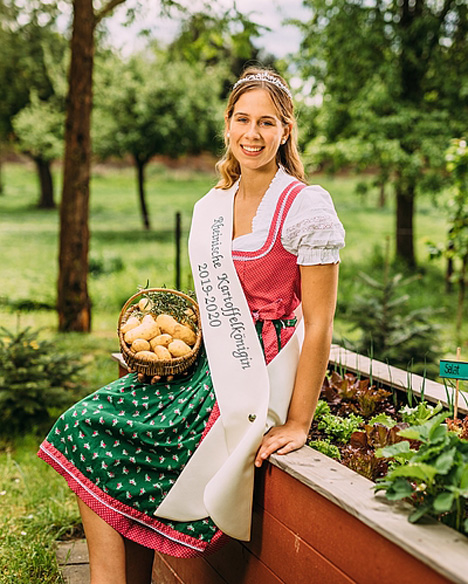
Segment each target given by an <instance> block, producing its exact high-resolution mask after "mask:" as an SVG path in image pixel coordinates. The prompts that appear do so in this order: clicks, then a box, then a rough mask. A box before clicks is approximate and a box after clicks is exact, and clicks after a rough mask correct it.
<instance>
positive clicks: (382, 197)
mask: <svg viewBox="0 0 468 584" xmlns="http://www.w3.org/2000/svg"><path fill="white" fill-rule="evenodd" d="M386 204H387V193H386V192H385V182H384V181H382V182H380V183H379V209H384V208H385V205H386Z"/></svg>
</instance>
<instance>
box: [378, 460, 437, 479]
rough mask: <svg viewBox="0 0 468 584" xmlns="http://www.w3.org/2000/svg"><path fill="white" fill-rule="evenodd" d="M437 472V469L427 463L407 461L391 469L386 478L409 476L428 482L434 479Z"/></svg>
mask: <svg viewBox="0 0 468 584" xmlns="http://www.w3.org/2000/svg"><path fill="white" fill-rule="evenodd" d="M436 474H437V469H436V468H435V467H433V466H431V465H429V464H424V463H423V462H420V463H408V464H405V465H404V466H399V467H397V468H395V469H394V470H392V471H391V472H390V473H389V474H388V475H387V478H388V479H394V478H396V477H410V478H414V479H419V480H420V481H423V482H430V483H432V481H433V480H434V477H435V475H436Z"/></svg>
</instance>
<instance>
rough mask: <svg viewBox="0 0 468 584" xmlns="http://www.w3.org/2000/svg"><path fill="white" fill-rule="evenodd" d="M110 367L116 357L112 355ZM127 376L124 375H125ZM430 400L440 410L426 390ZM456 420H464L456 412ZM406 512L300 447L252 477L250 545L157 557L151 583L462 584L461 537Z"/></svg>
mask: <svg viewBox="0 0 468 584" xmlns="http://www.w3.org/2000/svg"><path fill="white" fill-rule="evenodd" d="M115 358H116V359H117V360H118V355H116V356H115ZM330 364H331V365H339V366H343V367H345V368H346V369H347V370H348V371H350V370H352V371H356V372H359V373H360V374H361V375H363V376H365V375H369V373H370V370H371V368H372V376H373V379H374V380H379V381H380V382H381V383H383V384H385V385H386V386H392V387H395V388H397V389H400V390H402V391H404V390H405V389H406V388H407V386H408V383H411V387H412V390H413V393H414V394H415V395H418V394H419V393H420V391H421V388H422V387H423V384H424V380H423V379H422V378H420V377H418V376H416V375H412V376H410V378H409V377H408V375H407V373H406V372H404V371H401V370H398V369H396V368H393V367H389V366H387V365H385V364H383V363H378V362H376V361H372V363H371V361H370V360H369V359H367V358H365V357H363V356H361V355H356V354H355V353H352V352H350V351H345V350H344V349H341V348H339V347H336V346H334V347H333V348H332V352H331V356H330ZM124 371H125V370H123V372H124ZM424 393H425V398H426V400H428V401H432V402H435V403H436V402H438V401H441V402H443V403H446V392H445V388H444V387H443V386H442V385H440V384H437V383H435V382H430V381H427V380H426V382H425V387H424ZM459 411H460V412H461V413H463V414H465V413H467V410H466V407H465V405H464V404H460V405H459ZM408 512H409V505H407V504H406V503H401V502H399V503H390V502H388V501H387V500H386V499H385V497H384V496H383V495H377V496H376V495H375V494H374V488H373V483H372V482H371V481H369V480H368V479H366V478H364V477H362V476H360V475H358V474H357V473H355V472H353V471H351V470H350V469H348V468H346V467H344V466H343V465H342V464H340V463H339V462H336V461H334V460H332V459H330V458H328V457H326V456H324V455H322V454H321V453H319V452H316V451H315V450H312V449H311V448H309V447H307V446H305V447H303V448H302V449H301V450H299V451H296V452H293V453H291V454H288V455H286V456H277V455H274V456H272V457H270V461H269V463H268V464H266V465H264V468H262V469H260V471H258V476H257V483H256V489H255V505H254V526H253V532H252V541H251V542H249V543H245V542H238V541H231V542H230V543H229V544H228V545H226V546H225V547H224V548H223V549H222V550H220V551H219V552H217V553H216V554H213V555H212V556H209V557H206V558H200V559H190V560H178V559H175V558H172V557H169V556H164V555H162V554H157V557H156V559H155V568H154V581H155V582H164V583H165V584H169V583H176V582H177V583H178V584H180V583H181V582H185V583H187V584H222V583H229V584H241V583H245V584H247V583H252V582H255V583H256V584H257V583H258V584H263V583H268V584H270V583H271V584H279V583H284V584H302V583H304V584H306V583H307V584H310V583H311V582H316V583H317V584H318V583H320V584H334V583H335V582H336V583H348V584H351V583H359V584H361V583H362V584H375V583H376V582H379V584H400V583H401V584H405V583H408V584H410V583H411V584H414V583H415V582H424V583H425V584H426V583H427V584H436V583H438V584H442V583H448V582H453V583H458V584H468V538H466V537H465V536H463V535H462V534H461V533H458V532H456V531H455V530H453V529H450V528H448V527H446V526H444V525H442V524H440V523H438V522H437V521H435V520H432V519H425V520H423V522H422V523H419V524H411V523H409V522H408V519H407V517H408Z"/></svg>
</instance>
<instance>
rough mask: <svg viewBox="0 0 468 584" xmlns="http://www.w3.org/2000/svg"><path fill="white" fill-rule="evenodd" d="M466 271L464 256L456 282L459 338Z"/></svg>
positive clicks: (465, 257) (467, 267) (466, 262)
mask: <svg viewBox="0 0 468 584" xmlns="http://www.w3.org/2000/svg"><path fill="white" fill-rule="evenodd" d="M467 270H468V255H465V256H464V257H463V260H462V268H461V272H460V279H459V281H458V305H457V323H456V330H457V335H458V337H459V336H460V333H461V329H462V324H463V305H464V303H465V291H466V272H467Z"/></svg>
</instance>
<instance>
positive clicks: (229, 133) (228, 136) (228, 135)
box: [226, 132, 231, 140]
mask: <svg viewBox="0 0 468 584" xmlns="http://www.w3.org/2000/svg"><path fill="white" fill-rule="evenodd" d="M230 137H231V132H228V133H227V134H226V138H227V139H228V140H229V138H230Z"/></svg>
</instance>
